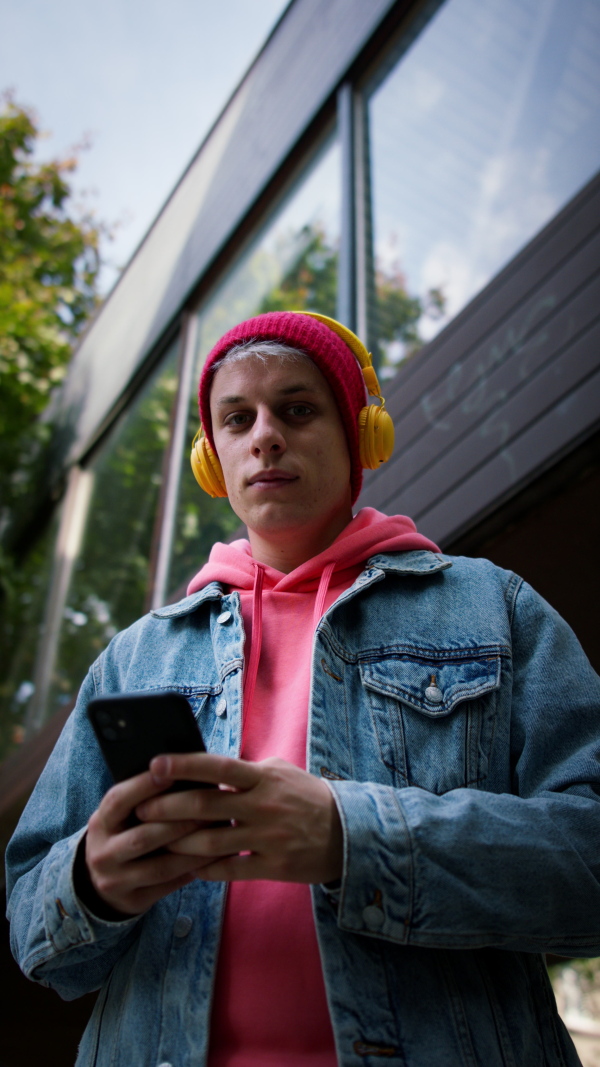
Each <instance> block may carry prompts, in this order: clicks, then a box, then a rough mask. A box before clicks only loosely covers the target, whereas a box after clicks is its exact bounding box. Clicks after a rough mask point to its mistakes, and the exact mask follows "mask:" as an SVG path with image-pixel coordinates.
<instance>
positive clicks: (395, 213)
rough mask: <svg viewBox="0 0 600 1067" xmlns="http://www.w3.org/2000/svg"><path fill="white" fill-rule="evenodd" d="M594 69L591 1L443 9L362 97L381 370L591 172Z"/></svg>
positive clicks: (465, 0) (599, 46)
mask: <svg viewBox="0 0 600 1067" xmlns="http://www.w3.org/2000/svg"><path fill="white" fill-rule="evenodd" d="M599 59H600V11H599V8H598V3H597V0H447V2H446V3H445V4H444V5H442V6H441V7H440V8H439V9H438V10H437V12H436V13H435V14H434V16H433V17H432V18H431V20H430V21H429V23H428V24H427V25H426V27H425V29H424V30H423V32H422V33H421V34H420V36H418V37H417V39H416V40H415V41H414V43H413V44H412V47H410V48H409V50H408V51H406V52H405V54H404V56H403V57H402V58H401V59H400V60H399V61H398V63H397V65H396V66H395V67H394V69H393V70H392V71H391V73H389V74H386V76H385V80H383V81H382V82H381V84H379V85H378V86H376V87H371V88H370V90H369V92H368V93H367V97H368V121H369V152H370V158H371V166H372V173H371V188H372V212H373V230H374V262H375V293H376V297H375V308H374V309H372V311H373V310H374V312H375V318H376V323H375V324H373V325H374V327H375V328H374V330H373V335H374V336H375V337H376V338H377V340H378V342H379V347H380V349H381V351H382V352H383V355H384V363H387V364H388V365H389V364H395V363H397V362H398V361H399V360H400V359H402V358H404V357H405V356H406V355H408V354H411V353H412V352H414V351H415V350H416V349H417V348H418V347H419V345H420V344H421V343H422V342H423V341H427V340H429V339H430V338H432V337H433V336H434V335H435V334H436V333H437V332H438V331H439V330H440V329H441V328H442V327H443V326H444V325H445V324H446V323H447V322H448V321H449V320H450V319H451V318H452V317H453V316H455V315H456V314H457V313H458V312H459V311H460V310H461V308H463V307H464V306H465V305H466V304H467V302H468V301H469V300H470V299H471V298H472V297H473V296H474V295H475V294H476V293H477V292H478V291H479V290H480V289H482V287H483V286H485V285H486V283H487V282H488V281H489V280H490V279H491V278H492V277H493V276H494V275H495V274H496V273H497V272H498V271H499V270H500V268H502V267H503V266H504V265H505V264H506V263H507V262H508V261H509V260H510V259H511V258H512V257H513V256H514V255H515V253H516V252H518V250H519V249H520V248H522V247H523V246H524V245H525V244H526V243H527V242H528V241H529V240H530V239H531V237H533V236H534V234H535V233H536V232H537V231H539V230H540V228H541V227H542V226H544V224H545V223H546V222H548V221H549V220H550V219H551V218H552V217H553V216H554V215H555V214H556V213H557V211H559V209H560V208H561V207H562V206H564V204H566V203H567V202H568V201H569V200H570V199H571V197H572V196H573V195H574V194H575V193H576V192H577V191H578V190H579V189H580V188H581V187H582V186H583V185H584V184H585V183H586V182H587V181H588V180H589V179H590V178H591V177H592V176H593V175H594V173H595V172H596V171H597V170H598V167H599V165H600V62H599ZM386 70H389V66H387V67H386ZM389 372H390V368H389V366H388V373H389Z"/></svg>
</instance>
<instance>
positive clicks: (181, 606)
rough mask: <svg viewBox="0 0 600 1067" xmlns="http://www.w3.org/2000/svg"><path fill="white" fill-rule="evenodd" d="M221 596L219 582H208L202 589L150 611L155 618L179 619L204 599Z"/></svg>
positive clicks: (189, 613) (214, 598)
mask: <svg viewBox="0 0 600 1067" xmlns="http://www.w3.org/2000/svg"><path fill="white" fill-rule="evenodd" d="M222 596H223V587H222V586H221V585H219V582H210V584H209V585H206V586H205V587H204V589H199V590H198V592H197V593H192V595H191V596H186V597H184V598H183V600H179V601H178V602H177V604H167V605H166V606H165V607H164V608H154V610H153V611H151V612H150V614H151V615H153V616H154V618H155V619H180V618H181V617H182V616H183V615H191V613H192V612H193V611H195V610H196V608H199V607H200V605H201V604H203V603H204V601H205V600H220V599H221V598H222Z"/></svg>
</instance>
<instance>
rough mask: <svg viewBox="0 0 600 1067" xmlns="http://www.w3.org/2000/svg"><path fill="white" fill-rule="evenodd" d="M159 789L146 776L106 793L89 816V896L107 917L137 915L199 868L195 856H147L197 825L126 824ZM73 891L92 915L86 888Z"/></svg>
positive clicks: (92, 905)
mask: <svg viewBox="0 0 600 1067" xmlns="http://www.w3.org/2000/svg"><path fill="white" fill-rule="evenodd" d="M168 784H169V783H166V785H168ZM164 789H165V785H162V786H161V787H158V786H157V785H156V783H155V782H154V781H153V780H152V778H151V776H150V773H149V772H148V771H146V772H145V773H144V774H139V775H137V777H135V778H129V779H127V781H125V782H119V783H118V784H117V785H115V786H113V787H112V789H109V791H108V793H106V795H105V796H104V797H103V799H102V801H101V803H100V805H99V807H98V808H97V809H96V811H95V812H94V813H93V815H92V816H91V817H90V820H89V822H88V827H87V833H86V838H85V865H86V869H87V876H88V877H89V880H90V883H91V886H92V889H93V890H94V893H95V894H96V895H97V896H98V897H99V898H100V900H101V901H103V902H104V904H105V905H107V906H108V909H109V910H110V911H111V912H114V913H115V915H112V914H111V915H110V917H111V918H114V919H119V918H123V919H126V918H130V917H132V916H134V915H141V914H142V913H143V912H145V911H147V910H148V908H150V907H151V906H152V905H153V904H154V903H155V902H156V901H157V900H160V899H161V898H162V897H165V896H167V895H168V894H169V893H172V892H173V891H174V890H175V889H180V888H181V886H184V885H187V883H188V882H191V881H193V880H194V877H195V874H196V871H197V870H198V869H199V868H201V867H202V865H203V864H202V860H200V861H199V858H198V856H177V855H174V854H173V853H170V852H166V851H165V852H164V853H160V854H158V855H149V853H153V852H155V850H156V849H160V848H163V847H164V846H166V845H171V844H173V842H174V841H178V840H179V838H180V837H185V836H186V834H190V833H193V832H194V830H197V829H198V823H197V822H192V821H190V820H186V821H183V820H182V821H181V822H145V823H140V825H139V826H131V825H130V816H131V813H132V812H133V810H134V809H135V808H136V807H137V805H138V804H141V803H142V801H144V800H149V799H150V798H151V797H154V796H156V795H157V794H159V793H162V792H164ZM77 891H78V894H79V895H80V897H81V899H82V901H83V903H84V904H89V907H90V910H91V911H92V912H94V902H93V900H92V899H88V900H86V887H85V885H77ZM88 896H91V895H88Z"/></svg>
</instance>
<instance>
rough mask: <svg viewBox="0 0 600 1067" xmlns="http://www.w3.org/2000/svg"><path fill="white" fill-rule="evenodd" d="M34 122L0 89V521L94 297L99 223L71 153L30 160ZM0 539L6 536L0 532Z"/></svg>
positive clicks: (7, 520)
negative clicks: (81, 207)
mask: <svg viewBox="0 0 600 1067" xmlns="http://www.w3.org/2000/svg"><path fill="white" fill-rule="evenodd" d="M39 137H40V129H39V125H38V122H37V119H36V117H35V115H34V114H33V112H32V111H30V110H28V109H26V108H23V107H19V106H18V105H17V104H16V103H15V102H14V100H13V99H12V97H11V96H10V95H5V97H4V106H3V109H2V111H1V112H0V530H2V532H4V533H5V534H6V531H7V530H10V526H11V521H12V518H13V511H14V509H15V508H16V507H18V504H19V502H20V500H21V499H22V498H23V497H24V496H25V495H26V494H27V493H28V492H29V490H30V484H29V472H30V468H31V465H32V462H33V459H34V458H35V456H36V454H37V452H38V450H39V448H40V445H41V444H42V443H43V441H44V439H45V436H46V435H47V434H48V427H46V426H44V425H43V423H41V422H40V421H39V416H40V414H41V413H42V411H43V410H44V408H45V407H46V405H47V403H48V400H49V397H50V394H51V391H52V389H53V388H54V387H55V386H56V385H57V384H58V382H60V380H61V379H62V377H63V375H64V372H65V368H66V365H67V363H68V361H69V358H70V356H71V352H72V346H73V342H74V341H75V339H76V338H77V336H78V335H79V333H80V331H81V329H82V327H83V325H84V323H85V321H86V320H87V318H88V316H89V315H90V312H91V311H92V310H93V309H94V307H95V306H96V303H97V299H98V297H97V279H98V270H99V266H100V259H99V251H98V245H99V239H100V235H101V233H102V230H103V228H102V227H100V226H98V225H97V224H96V223H95V222H94V221H93V219H92V218H91V217H90V216H89V215H85V214H82V213H81V212H79V213H78V212H77V211H76V210H75V209H74V207H73V193H72V189H71V186H70V184H69V181H68V176H69V175H71V174H72V173H73V171H74V170H75V169H76V166H77V158H76V156H72V157H70V158H68V159H63V160H53V161H51V162H49V163H37V162H34V160H33V156H34V152H35V149H36V145H37V142H38V139H39ZM5 543H6V540H5Z"/></svg>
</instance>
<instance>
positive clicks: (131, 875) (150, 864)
mask: <svg viewBox="0 0 600 1067" xmlns="http://www.w3.org/2000/svg"><path fill="white" fill-rule="evenodd" d="M198 866H199V864H198V859H197V857H194V858H192V857H190V856H173V855H170V854H169V853H165V854H164V855H161V856H155V857H148V858H147V859H145V860H138V861H136V862H134V863H131V864H127V865H125V866H122V867H120V868H109V869H107V870H103V869H100V870H99V871H96V872H95V876H94V878H93V880H92V881H93V885H94V888H95V890H96V892H97V893H98V894H99V896H100V897H101V898H102V900H104V901H105V902H106V903H107V904H109V905H110V906H111V907H113V908H115V909H116V910H117V911H120V912H122V913H123V914H125V915H139V914H140V913H141V912H144V911H146V910H147V909H148V908H149V907H151V905H152V904H154V903H156V901H157V900H160V899H161V898H162V897H164V896H166V895H167V894H168V893H172V892H173V890H174V889H179V888H180V887H181V886H182V885H187V884H188V883H189V882H191V881H193V880H194V878H196V877H197V873H198Z"/></svg>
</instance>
